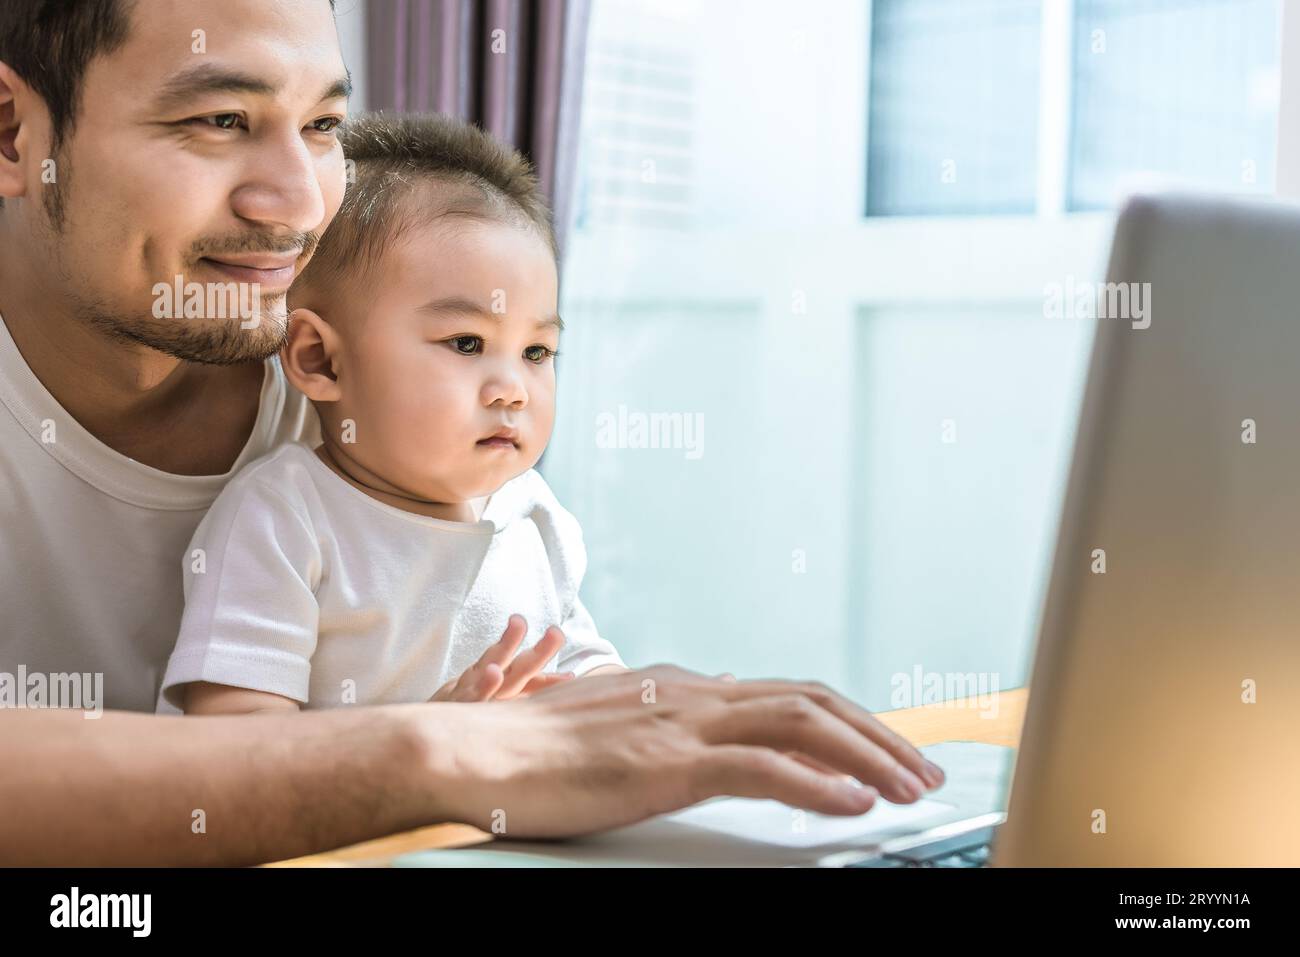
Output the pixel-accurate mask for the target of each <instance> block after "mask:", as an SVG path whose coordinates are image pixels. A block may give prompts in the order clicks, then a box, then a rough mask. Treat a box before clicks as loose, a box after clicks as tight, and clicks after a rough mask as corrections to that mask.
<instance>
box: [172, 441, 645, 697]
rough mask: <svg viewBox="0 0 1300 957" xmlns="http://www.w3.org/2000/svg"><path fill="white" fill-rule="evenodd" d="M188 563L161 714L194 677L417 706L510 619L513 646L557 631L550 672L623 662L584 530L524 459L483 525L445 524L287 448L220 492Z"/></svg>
mask: <svg viewBox="0 0 1300 957" xmlns="http://www.w3.org/2000/svg"><path fill="white" fill-rule="evenodd" d="M184 564H185V567H184V571H185V612H184V615H183V617H182V620H181V630H180V638H179V639H178V640H177V642H176V650H175V651H174V652H173V654H172V657H171V661H170V662H169V663H168V666H167V672H166V675H165V677H164V678H163V683H162V693H161V695H160V696H159V702H158V710H159V711H160V712H165V713H174V712H175V711H176V710H178V705H179V704H180V700H179V694H178V693H177V692H178V691H179V688H178V686H179V685H182V684H185V683H187V682H192V681H211V682H215V683H217V684H225V685H233V686H235V687H239V688H248V689H253V690H257V691H268V692H272V693H275V694H279V695H284V696H285V697H288V698H292V699H294V700H295V701H297V702H299V703H300V704H302V705H304V706H305V707H308V708H330V707H339V706H341V705H347V704H358V705H366V704H394V703H401V702H414V701H427V700H429V698H431V697H432V696H433V694H434V693H435V692H436V691H437V690H438V689H439V688H440V687H441V686H442V685H443V684H444V683H445V682H447V681H449V680H450V679H452V678H454V677H456V676H458V675H460V674H461V673H463V672H464V671H465V670H466V669H467V668H469V667H470V666H471V665H473V664H474V662H476V661H477V660H478V659H479V656H480V655H482V653H483V652H484V651H486V650H487V648H488V646H489V645H491V644H493V643H494V642H496V641H497V640H499V639H500V637H501V634H502V632H503V631H505V627H506V622H507V621H508V619H509V617H510V615H511V614H512V613H518V614H521V615H523V616H524V618H525V619H526V620H527V621H528V634H527V636H526V637H525V639H524V642H523V645H522V646H521V648H526V647H531V646H532V645H534V644H536V643H537V641H538V640H539V639H540V638H541V637H542V634H543V633H544V632H545V631H546V629H547V628H548V627H549V626H551V625H559V626H560V627H561V628H563V629H564V633H565V636H566V640H565V644H564V646H563V647H562V648H561V649H560V651H559V653H558V654H557V655H556V656H555V657H554V658H552V659H551V661H550V662H549V663H548V664H547V666H546V668H545V671H547V672H555V671H573V672H575V674H577V675H582V674H583V673H585V672H587V671H588V670H590V669H592V668H595V667H597V666H599V665H605V664H617V665H622V664H623V662H622V660H621V659H620V658H619V655H618V652H617V651H615V650H614V646H613V645H612V644H610V643H609V642H608V641H606V640H605V639H604V638H602V637H601V636H600V635H599V634H598V633H597V631H596V627H595V624H594V623H593V621H592V619H591V615H590V614H588V612H587V610H586V608H584V607H583V604H582V602H581V601H580V600H579V598H578V589H579V587H580V586H581V584H582V577H583V574H584V573H585V572H586V566H587V555H586V550H585V548H584V547H583V542H582V529H581V528H580V527H579V525H578V522H577V520H576V519H575V518H574V517H573V516H572V515H571V514H569V513H568V512H567V511H565V509H564V508H563V507H562V506H561V505H560V503H559V502H557V501H556V499H555V496H554V494H553V493H552V492H551V490H550V488H549V487H548V486H547V484H546V482H545V481H544V480H543V479H542V477H541V475H539V474H538V473H537V472H536V471H535V470H533V469H529V470H528V471H527V472H525V473H524V474H523V475H520V476H518V477H517V478H515V479H512V480H511V481H509V482H507V483H506V484H505V485H503V486H502V487H501V488H500V489H498V490H497V491H496V492H494V493H493V494H492V496H491V497H490V498H489V499H488V501H487V504H486V505H485V506H484V509H483V514H482V516H481V517H480V519H479V521H477V522H453V521H445V520H443V519H437V518H429V517H426V516H423V515H414V514H411V513H410V512H405V511H402V510H401V509H398V508H394V507H393V506H391V505H386V504H384V503H383V502H379V501H377V500H375V499H374V498H371V497H370V496H369V495H367V494H366V493H364V492H362V491H361V490H360V489H358V488H356V487H355V486H353V485H351V484H350V483H349V482H347V481H346V480H345V479H343V478H342V477H341V476H339V475H338V474H337V473H335V472H334V471H333V470H332V469H330V467H329V466H328V465H326V464H325V463H324V462H322V461H321V460H320V459H319V458H318V457H317V456H316V453H315V452H313V451H312V450H311V449H310V448H308V447H307V446H305V445H299V444H290V445H286V446H284V447H283V448H281V449H277V450H276V451H274V452H272V453H271V454H270V455H268V456H266V457H265V458H263V459H262V460H261V461H260V462H256V463H254V464H253V465H251V466H249V467H248V468H247V469H245V470H244V471H243V472H241V473H240V474H239V475H238V476H236V477H235V479H234V480H233V481H232V482H231V483H230V484H229V485H228V486H226V488H225V490H224V491H223V492H222V493H221V495H220V496H218V498H217V501H216V502H215V503H214V504H213V506H212V509H211V510H210V511H209V512H208V514H207V517H206V518H204V520H203V522H202V523H201V524H200V525H199V528H198V531H197V532H195V534H194V540H193V542H191V543H190V549H189V553H188V555H187V556H186V558H185V563H184Z"/></svg>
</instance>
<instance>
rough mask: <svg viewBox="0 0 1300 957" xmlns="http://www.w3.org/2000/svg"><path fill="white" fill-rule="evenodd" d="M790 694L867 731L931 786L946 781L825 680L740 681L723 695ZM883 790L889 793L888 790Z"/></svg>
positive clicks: (743, 697)
mask: <svg viewBox="0 0 1300 957" xmlns="http://www.w3.org/2000/svg"><path fill="white" fill-rule="evenodd" d="M790 694H801V695H804V696H805V697H807V698H809V699H810V700H811V701H813V702H815V703H816V704H818V705H820V706H821V707H822V708H824V709H825V710H826V711H828V712H829V713H831V714H833V715H835V716H836V717H837V718H839V719H840V720H841V721H843V722H844V723H846V724H848V725H849V726H850V727H852V728H853V729H854V730H856V731H857V732H858V733H859V734H862V735H865V736H866V737H867V738H869V739H870V740H871V741H873V742H875V743H876V744H877V745H879V746H880V747H881V748H884V749H885V750H886V751H888V752H889V754H890V755H891V756H892V757H893V758H894V760H895V761H897V762H898V763H899V764H901V765H903V766H904V767H906V768H907V769H908V770H909V771H911V772H912V773H913V774H915V775H916V776H917V777H919V778H920V779H921V780H922V782H924V783H925V784H926V785H928V786H929V787H931V788H934V787H938V786H939V785H940V784H942V783H943V781H944V775H943V770H942V769H941V768H940V767H939V766H938V765H937V764H934V763H933V762H931V761H927V760H926V759H925V756H924V755H922V754H921V752H920V751H918V750H916V748H915V747H913V746H912V744H911V743H910V742H909V741H908V740H907V739H906V738H904V737H903V736H902V735H900V734H898V733H897V732H895V731H893V730H891V729H889V728H887V727H885V725H883V724H881V723H880V721H879V720H878V719H877V718H876V717H875V716H874V715H872V714H871V712H870V711H867V710H866V709H865V708H862V707H860V706H859V705H856V704H854V703H853V702H852V701H850V700H848V699H847V698H845V697H844V696H843V695H841V694H839V693H838V692H836V691H834V690H832V689H831V688H828V687H826V686H825V685H823V684H820V683H818V682H802V681H738V682H736V683H735V684H734V685H731V686H730V687H728V688H726V689H725V690H724V691H723V695H724V696H725V697H726V698H727V700H730V701H741V700H749V699H753V698H760V697H767V696H771V695H781V696H785V695H790ZM884 793H885V794H886V795H888V790H887V789H886V790H885V791H884ZM890 800H893V799H892V798H891V799H890Z"/></svg>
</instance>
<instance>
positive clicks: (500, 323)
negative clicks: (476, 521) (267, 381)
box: [333, 218, 560, 503]
mask: <svg viewBox="0 0 1300 957" xmlns="http://www.w3.org/2000/svg"><path fill="white" fill-rule="evenodd" d="M376 279H377V282H376V285H375V288H374V291H373V293H369V294H368V293H364V292H363V293H362V294H361V295H360V296H354V297H353V301H354V302H356V303H357V304H358V305H357V309H358V311H359V313H360V314H358V315H354V316H352V317H350V319H349V321H348V322H347V323H346V324H345V325H344V326H343V327H342V336H343V339H344V342H345V348H344V349H343V353H342V356H341V363H340V368H339V370H338V373H339V374H338V384H339V388H340V391H341V397H340V399H339V401H338V403H337V404H336V409H335V412H336V417H335V418H334V422H335V423H336V426H335V427H336V428H339V429H340V435H335V436H334V437H333V438H334V440H335V441H336V442H340V443H343V442H346V434H345V433H344V432H343V430H342V425H343V423H344V421H345V420H346V419H349V418H350V419H352V420H354V422H355V423H356V425H355V431H354V435H353V436H352V437H353V439H354V441H353V442H352V443H348V444H342V449H343V451H344V452H345V453H346V454H347V455H348V456H349V457H350V458H352V459H353V460H354V461H356V462H357V463H359V464H360V465H361V466H363V467H364V468H365V469H367V470H368V471H370V472H371V473H373V474H374V475H375V476H376V477H378V478H381V479H383V480H384V481H385V482H387V483H391V484H392V485H393V486H395V487H396V488H398V489H400V490H402V491H403V492H405V493H407V494H410V495H416V496H419V497H420V498H423V499H426V500H428V501H433V502H447V503H458V502H467V501H470V500H471V499H475V498H480V497H482V496H484V495H489V494H491V493H492V492H494V491H496V490H497V489H499V488H500V487H501V486H502V485H504V484H505V483H506V482H508V481H509V480H510V479H512V478H514V477H515V476H518V475H521V474H523V473H524V472H526V471H527V470H528V469H530V468H532V467H533V466H534V465H535V464H537V460H538V459H539V458H541V455H542V451H543V450H544V449H545V447H546V443H547V442H548V441H550V437H551V428H552V425H553V424H554V421H555V360H554V353H555V352H556V351H557V350H558V348H559V339H560V328H559V320H558V317H557V315H556V300H557V295H558V292H557V287H558V281H557V277H556V270H555V260H554V258H553V257H552V256H551V253H550V250H549V249H548V247H547V245H546V243H545V241H544V240H543V239H542V238H541V237H540V236H538V235H537V234H536V233H535V232H534V231H533V230H532V229H530V228H527V227H523V226H517V225H510V224H507V223H497V222H490V221H480V220H473V219H463V218H457V219H455V220H449V219H443V220H439V221H438V222H437V223H435V224H434V225H432V226H426V227H419V228H416V229H413V230H411V231H410V232H408V233H406V234H404V235H403V236H402V238H401V239H399V240H398V241H397V242H395V243H393V244H392V245H391V246H390V247H389V248H388V250H387V251H386V252H385V254H384V257H383V261H382V262H381V263H380V265H379V268H378V269H377V270H376ZM503 430H506V431H508V432H509V434H508V435H507V436H506V437H505V438H499V437H498V438H494V436H496V435H497V433H499V432H502V431H503Z"/></svg>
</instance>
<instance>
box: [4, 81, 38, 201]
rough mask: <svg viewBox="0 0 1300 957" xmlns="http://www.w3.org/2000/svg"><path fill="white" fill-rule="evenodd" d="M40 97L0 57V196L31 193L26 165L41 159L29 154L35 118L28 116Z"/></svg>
mask: <svg viewBox="0 0 1300 957" xmlns="http://www.w3.org/2000/svg"><path fill="white" fill-rule="evenodd" d="M38 100H39V98H38V97H37V96H36V94H35V93H33V92H32V89H31V87H29V86H28V85H27V84H26V83H25V82H24V81H23V79H22V77H20V76H19V75H18V74H17V73H15V72H14V71H13V69H12V68H11V67H10V66H9V64H8V63H5V62H4V61H2V60H0V197H17V196H23V195H25V194H26V193H27V169H26V167H27V165H28V164H29V163H31V162H33V161H34V160H37V158H36V157H33V156H30V155H28V154H29V153H30V152H31V151H32V141H33V138H34V134H33V123H32V120H33V119H34V118H33V117H31V116H30V115H26V113H25V107H27V106H30V105H31V104H34V103H35V102H37V101H38ZM36 138H39V137H36ZM43 158H44V157H40V159H43Z"/></svg>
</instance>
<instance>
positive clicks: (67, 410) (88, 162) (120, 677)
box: [0, 0, 942, 864]
mask: <svg viewBox="0 0 1300 957" xmlns="http://www.w3.org/2000/svg"><path fill="white" fill-rule="evenodd" d="M348 91H349V81H348V74H347V71H346V69H345V67H344V64H343V61H342V58H341V55H340V52H339V44H338V38H337V33H336V30H335V26H334V21H333V14H332V9H331V4H329V3H327V2H326V0H220V2H218V0H135V2H130V0H79V2H75V3H69V2H54V0H5V2H4V3H3V4H0V198H3V200H4V205H3V208H0V628H2V629H3V631H0V677H2V676H3V675H4V674H5V673H9V674H10V675H13V674H16V673H18V672H20V671H21V672H23V673H25V674H28V675H36V676H44V679H45V680H46V681H52V680H53V679H51V678H50V677H49V676H55V675H65V674H76V675H86V676H89V675H101V674H102V676H103V681H102V700H99V701H97V702H96V704H97V706H106V707H107V708H108V709H109V710H107V711H105V712H103V714H102V716H101V717H99V718H98V719H95V720H87V719H86V717H84V716H83V712H82V711H79V710H70V709H67V708H63V709H40V708H21V709H15V708H13V707H0V768H3V773H0V861H2V862H4V863H10V864H14V863H35V864H56V863H67V864H193V863H222V864H238V863H253V862H259V861H265V860H271V859H276V858H282V857H288V856H292V855H297V854H302V853H306V852H310V851H316V850H320V849H323V848H327V847H331V846H338V845H341V844H346V843H351V842H354V841H359V840H363V839H367V838H371V837H375V836H378V835H381V834H384V833H390V832H392V831H395V830H400V829H404V828H409V827H414V826H418V825H422V824H428V823H433V822H436V821H466V822H469V823H473V824H477V825H480V826H483V827H490V826H491V825H492V824H493V823H494V822H497V823H501V822H504V825H505V833H506V834H507V835H510V836H518V837H528V836H559V835H568V834H578V833H583V832H587V831H592V830H597V829H602V828H607V827H612V826H616V825H620V824H625V823H630V822H633V821H636V820H639V819H642V818H644V817H647V816H649V815H652V814H656V813H662V812H665V811H669V810H673V809H676V808H680V807H684V806H686V805H688V804H691V803H694V802H696V801H699V800H702V799H704V798H707V797H710V796H713V795H718V794H736V795H746V796H765V797H773V798H777V799H779V800H782V801H785V802H787V803H789V804H791V805H794V806H798V807H804V808H809V809H812V810H816V811H822V812H827V813H838V814H849V813H859V812H861V811H862V810H864V809H865V808H866V807H868V806H869V805H870V803H871V802H872V801H873V800H874V799H875V797H876V796H877V795H878V794H879V795H883V796H884V797H886V798H888V799H890V800H893V801H912V800H916V799H917V798H918V797H919V796H920V795H921V793H922V792H923V790H924V788H925V787H927V786H928V787H933V786H936V785H937V784H938V783H940V782H941V780H942V776H941V773H940V772H939V771H938V769H937V768H934V767H933V765H930V764H928V762H925V761H924V759H923V758H921V756H920V755H919V754H918V753H917V752H916V750H915V749H914V748H912V747H911V746H910V745H909V744H907V743H906V742H905V741H903V740H902V739H901V738H899V737H898V736H897V735H894V734H892V733H891V732H889V731H888V730H887V729H885V728H884V727H883V726H882V725H880V724H879V723H878V722H877V721H876V720H875V719H874V718H872V717H871V716H870V715H868V714H867V713H866V712H865V711H863V710H862V709H860V708H858V707H857V706H856V705H854V704H852V703H851V702H849V701H847V700H845V699H844V698H842V697H841V696H839V695H837V694H835V693H834V692H832V691H830V690H828V689H825V688H822V687H821V686H818V685H809V684H800V683H791V682H782V681H762V682H734V681H723V680H718V679H714V678H709V677H706V676H702V675H697V674H692V673H690V672H686V671H682V670H681V669H677V668H671V667H657V668H651V669H647V670H643V671H635V672H631V673H628V674H623V675H609V676H600V677H596V678H591V679H589V680H584V681H582V682H575V683H570V684H566V685H561V686H558V687H555V688H552V689H548V690H547V691H545V692H542V693H539V694H537V695H535V696H532V697H528V698H524V699H519V700H512V701H502V702H491V703H486V704H475V705H462V704H451V703H435V704H423V705H408V706H400V707H386V708H369V709H366V708H357V709H338V710H334V711H329V712H311V713H305V714H301V715H293V716H287V717H280V716H273V715H265V716H258V717H256V718H248V717H201V718H196V717H190V718H169V717H155V716H153V715H150V714H140V713H133V712H144V711H151V710H152V708H153V705H154V701H155V696H156V693H157V682H158V679H159V677H160V669H161V668H162V666H163V665H164V663H165V661H166V656H167V653H168V651H169V650H170V648H171V645H172V642H173V641H174V639H175V636H176V628H177V623H178V620H179V614H180V607H181V576H180V561H181V560H182V558H183V557H184V558H185V559H186V560H193V561H201V560H202V556H183V555H182V552H183V550H184V548H185V547H186V544H187V542H188V540H189V538H190V536H191V534H192V532H193V531H194V528H195V526H196V525H197V523H198V521H199V519H200V518H201V517H202V515H203V511H204V509H205V508H206V507H207V506H208V505H209V504H210V503H211V501H212V500H213V498H215V496H216V494H217V492H218V491H219V490H220V488H221V487H222V485H223V484H224V482H225V481H226V480H227V478H229V477H230V475H231V474H232V473H233V472H234V471H235V470H236V469H238V468H239V467H240V466H242V465H243V464H245V463H246V462H248V461H250V460H252V459H253V458H256V457H258V456H260V455H262V454H263V453H264V452H266V451H269V450H270V449H271V448H272V447H274V446H275V445H277V444H279V443H281V442H285V441H292V440H297V439H304V438H310V437H311V436H312V433H313V430H315V429H316V428H317V425H316V422H315V420H314V419H313V418H312V415H311V413H310V410H309V409H308V407H307V406H306V405H305V403H304V401H303V399H302V397H301V396H300V395H298V394H296V393H294V392H292V390H290V389H288V388H286V386H285V383H284V379H283V375H282V373H281V372H280V369H279V366H278V364H277V363H276V362H275V361H274V359H273V358H271V357H273V356H274V354H275V353H276V351H277V350H278V348H279V346H280V344H281V342H282V339H283V336H284V298H285V297H284V293H285V291H286V290H287V288H288V285H289V283H290V281H291V280H292V279H293V277H294V276H295V275H297V273H298V272H300V271H301V269H302V268H303V266H304V264H305V263H306V261H307V260H308V258H309V257H310V255H311V253H312V250H313V249H314V247H315V245H316V242H317V240H318V237H319V236H320V233H321V232H322V231H323V230H324V229H325V227H326V226H327V225H328V223H329V221H330V219H331V217H332V216H333V215H334V213H335V211H336V210H337V209H338V206H339V203H340V201H341V197H342V194H343V189H344V169H345V167H344V159H343V156H342V153H341V150H340V148H339V144H338V142H337V139H336V138H335V134H334V129H335V127H336V126H337V124H338V122H339V120H341V119H342V118H343V117H344V116H345V115H346V108H347V96H348ZM190 283H197V284H200V286H201V287H204V288H208V289H213V288H215V289H217V290H218V291H219V293H220V290H222V289H235V288H236V287H237V288H238V291H239V295H238V296H237V297H232V299H231V302H230V303H229V305H230V306H231V308H230V309H229V310H227V309H225V308H224V307H223V306H222V299H221V296H220V294H219V295H218V296H217V297H216V299H215V300H214V299H213V298H212V297H208V298H207V299H206V300H205V301H202V302H200V303H199V305H198V307H197V308H196V309H194V310H193V311H191V310H190V308H189V306H190V305H192V303H191V302H190V301H189V295H188V288H189V287H188V284H190ZM245 291H251V293H252V295H251V296H250V297H249V298H247V299H246V298H245V296H244V293H245ZM182 292H184V293H185V295H180V294H179V293H182ZM200 298H202V297H200ZM236 300H237V301H238V302H237V303H236ZM214 302H215V304H216V306H217V307H221V308H214ZM237 304H238V305H240V306H241V308H235V306H236V305H237ZM250 305H251V306H252V307H253V308H252V309H247V308H242V307H246V306H250ZM20 693H21V689H20ZM3 701H4V699H3V697H0V703H2V702H3ZM37 703H38V704H39V702H37ZM846 774H847V775H852V776H854V777H857V778H858V779H860V780H861V781H863V782H865V783H867V784H869V785H871V787H863V788H858V787H856V786H853V785H852V784H851V783H850V782H849V781H848V780H847V779H846V778H845V777H844V776H843V775H846Z"/></svg>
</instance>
